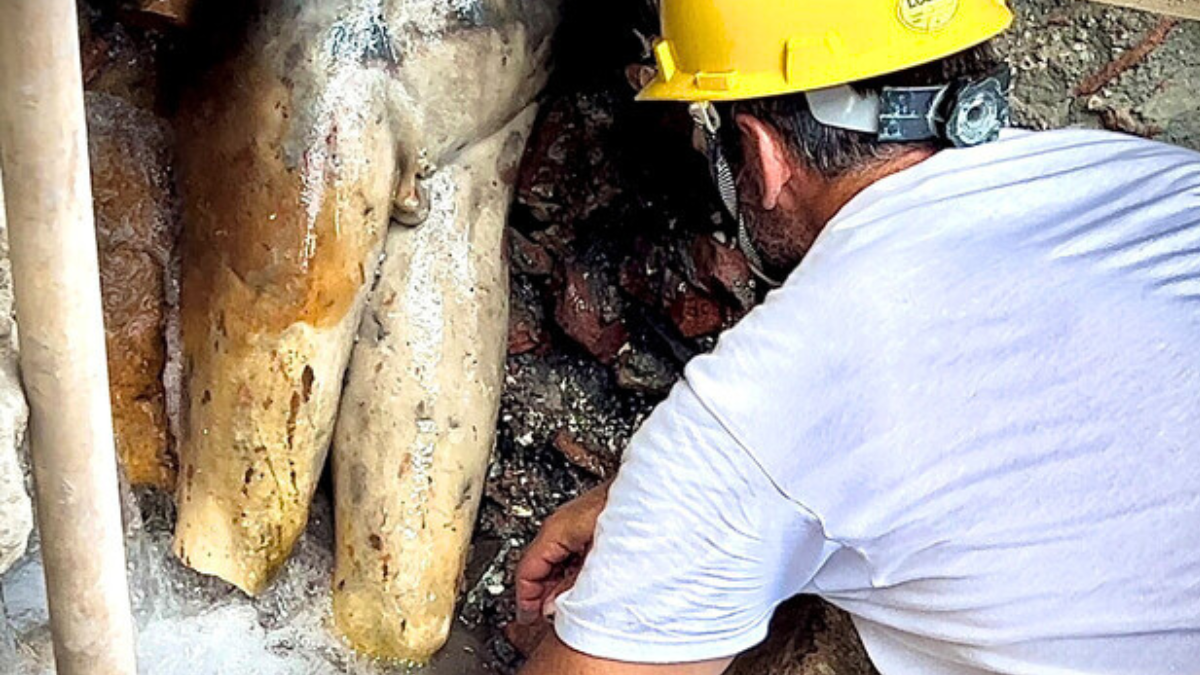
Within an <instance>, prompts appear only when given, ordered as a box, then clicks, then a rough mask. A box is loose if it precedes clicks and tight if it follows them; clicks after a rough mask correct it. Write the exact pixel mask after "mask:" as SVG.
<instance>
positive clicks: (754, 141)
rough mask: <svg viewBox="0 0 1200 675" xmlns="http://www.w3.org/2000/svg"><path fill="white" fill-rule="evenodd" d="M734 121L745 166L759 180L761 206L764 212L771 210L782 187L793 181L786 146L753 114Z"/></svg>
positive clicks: (772, 129) (741, 116) (777, 134)
mask: <svg viewBox="0 0 1200 675" xmlns="http://www.w3.org/2000/svg"><path fill="white" fill-rule="evenodd" d="M736 122H737V125H738V130H739V131H740V132H741V136H742V152H743V157H744V158H745V162H746V165H747V167H750V168H752V169H753V170H754V171H755V173H757V174H758V178H759V180H760V182H761V185H759V187H760V188H761V189H762V194H761V198H762V204H760V206H761V207H762V209H763V210H764V211H770V210H772V209H774V208H775V207H776V206H778V205H779V198H780V195H782V194H783V190H784V187H785V186H786V185H787V184H788V182H789V181H791V180H792V165H791V163H790V162H789V161H788V150H787V146H786V145H785V144H784V140H783V139H782V138H780V136H779V133H778V132H777V131H775V129H774V128H772V127H771V126H770V125H768V124H766V123H764V122H763V121H762V120H760V119H758V118H756V117H753V116H751V115H738V116H737V119H736Z"/></svg>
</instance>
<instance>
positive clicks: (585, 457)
mask: <svg viewBox="0 0 1200 675" xmlns="http://www.w3.org/2000/svg"><path fill="white" fill-rule="evenodd" d="M553 442H554V447H555V448H558V450H559V452H561V453H562V454H563V456H564V457H566V458H567V461H569V462H571V463H572V464H574V465H575V466H577V467H579V468H581V469H583V470H584V471H587V472H588V473H590V474H592V475H593V476H596V477H597V478H608V477H609V476H611V475H612V474H613V473H614V472H615V471H616V468H617V467H616V465H615V464H614V463H613V462H611V461H610V460H609V459H608V458H607V457H606V456H605V455H604V454H602V453H600V452H597V451H595V450H593V449H591V448H589V447H588V446H586V445H584V444H583V443H582V442H580V441H579V439H578V438H576V437H575V435H574V434H572V433H571V432H570V431H568V430H567V429H559V430H558V432H557V433H555V434H554V441H553Z"/></svg>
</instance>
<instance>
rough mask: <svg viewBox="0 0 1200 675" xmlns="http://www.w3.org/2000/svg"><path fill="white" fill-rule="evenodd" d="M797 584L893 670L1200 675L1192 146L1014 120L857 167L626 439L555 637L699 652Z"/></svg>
mask: <svg viewBox="0 0 1200 675" xmlns="http://www.w3.org/2000/svg"><path fill="white" fill-rule="evenodd" d="M799 593H810V594H816V595H820V596H822V597H824V598H826V599H827V600H829V601H831V602H832V603H834V604H835V605H837V606H839V607H841V608H843V609H845V610H847V611H848V612H850V613H851V614H852V615H853V616H854V619H855V622H856V625H857V626H858V628H859V630H860V632H861V634H862V637H863V640H864V642H865V644H866V647H867V650H868V651H869V653H870V655H871V657H872V659H873V660H874V662H875V664H876V666H877V667H878V668H879V669H880V671H881V672H882V673H884V675H916V674H920V675H949V674H955V675H963V674H973V673H1022V674H1024V673H1029V674H1048V673H1054V674H1056V675H1057V674H1066V673H1071V674H1082V673H1088V674H1098V673H1112V674H1118V673H1119V674H1122V675H1129V674H1136V675H1157V674H1160V673H1161V674H1163V675H1166V674H1168V673H1170V674H1172V675H1182V674H1187V673H1200V155H1198V154H1196V153H1194V152H1191V151H1188V150H1183V149H1180V148H1175V147H1171V146H1167V145H1161V144H1157V143H1151V142H1148V141H1143V140H1139V139H1134V138H1129V137H1126V136H1120V135H1115V134H1108V133H1100V132H1090V131H1059V132H1046V133H1026V132H1013V133H1009V134H1006V135H1005V137H1004V138H1003V139H1002V140H1001V141H999V142H997V143H994V144H991V145H987V146H983V147H979V148H975V149H970V150H948V151H944V152H941V153H939V154H937V155H936V156H934V157H933V158H931V159H929V160H928V161H926V162H923V163H922V164H920V165H918V166H916V167H914V168H911V169H909V170H907V171H904V172H902V173H899V174H896V175H894V176H891V177H889V178H887V179H885V180H882V181H880V182H879V183H877V184H875V185H873V186H871V187H870V188H868V189H867V190H866V191H864V192H863V193H862V194H861V195H859V196H858V197H856V198H855V199H854V200H853V201H852V202H851V203H850V204H849V205H847V206H846V207H845V208H844V209H843V210H842V212H841V213H839V214H838V216H837V217H836V218H835V219H834V220H833V222H832V223H831V224H830V225H829V227H828V228H827V229H826V231H825V232H824V233H823V234H822V235H821V236H820V238H819V240H818V241H817V243H816V245H815V246H814V247H813V249H812V251H811V252H810V253H809V255H808V256H807V257H806V258H805V260H804V262H803V263H802V264H801V265H800V267H799V268H798V269H797V270H796V272H795V273H793V274H792V276H791V278H790V279H789V280H788V282H787V284H786V285H785V286H784V287H783V288H781V289H780V290H778V291H776V292H774V293H772V294H771V295H770V297H769V298H768V299H767V301H766V303H765V304H764V305H763V306H762V307H760V308H759V309H757V310H756V311H754V312H753V313H751V315H750V316H749V317H747V318H746V319H745V320H744V321H743V322H742V323H741V324H740V325H738V326H737V327H736V328H735V329H733V330H732V331H730V332H728V333H727V334H726V335H725V336H723V337H722V339H721V342H720V345H719V346H718V348H717V349H716V351H715V352H714V353H713V354H711V355H709V356H704V357H701V358H698V359H696V360H695V361H694V362H693V363H692V364H690V365H689V367H688V368H687V372H686V379H685V381H683V382H681V383H680V384H679V385H678V386H677V387H676V388H675V390H674V392H673V393H672V394H671V396H670V398H669V399H668V400H667V401H666V402H665V403H664V404H663V405H662V406H660V407H659V409H658V410H657V411H655V413H654V414H653V415H652V416H651V418H650V419H649V420H648V421H647V422H646V424H645V425H644V426H643V427H642V429H641V430H640V431H639V432H638V434H637V435H636V436H635V438H634V439H633V441H632V443H631V444H630V447H629V450H628V453H627V455H626V458H625V462H624V465H623V467H622V469H621V472H620V476H619V478H618V479H617V481H616V483H615V485H614V486H613V488H612V493H611V496H610V498H609V504H608V508H607V509H606V510H605V512H604V514H603V516H602V518H601V520H600V524H599V529H598V532H597V539H596V545H595V548H594V550H593V551H592V552H591V554H590V555H589V557H588V559H587V562H586V565H585V567H584V570H583V573H582V575H581V576H580V578H579V581H578V584H577V585H576V586H575V588H574V590H572V591H571V592H569V593H567V594H566V595H564V596H563V597H562V598H560V600H559V603H558V610H559V612H558V616H557V620H556V623H557V631H558V634H559V636H560V637H561V638H562V639H563V641H564V642H566V643H567V644H568V645H570V646H572V647H574V648H575V649H578V650H580V651H582V652H585V653H589V654H592V655H595V656H599V657H604V658H610V659H616V660H621V661H627V662H639V663H669V662H690V661H699V660H708V659H714V658H720V657H726V656H732V655H734V654H737V653H739V652H741V651H743V650H745V649H747V648H749V647H751V646H753V645H754V644H756V643H758V642H759V641H761V640H762V639H763V638H764V636H765V635H766V630H767V622H768V620H769V619H770V617H771V614H772V612H773V611H774V608H775V607H776V605H777V604H778V603H780V602H782V601H783V600H786V599H787V598H789V597H791V596H793V595H795V594H799Z"/></svg>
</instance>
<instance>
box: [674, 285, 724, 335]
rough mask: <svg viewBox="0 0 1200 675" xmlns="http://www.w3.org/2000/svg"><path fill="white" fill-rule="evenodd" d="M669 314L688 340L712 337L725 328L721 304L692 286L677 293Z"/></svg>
mask: <svg viewBox="0 0 1200 675" xmlns="http://www.w3.org/2000/svg"><path fill="white" fill-rule="evenodd" d="M667 313H668V314H670V316H671V320H672V321H674V322H675V326H676V327H677V328H678V329H679V332H680V333H681V334H682V335H683V336H684V337H688V338H695V337H700V336H702V335H710V334H712V333H716V332H718V331H720V330H721V329H722V328H723V327H724V326H725V316H724V313H723V312H722V309H721V304H720V303H718V302H717V301H716V300H714V299H712V298H711V297H709V296H707V295H705V294H704V293H703V292H701V291H700V290H699V289H696V288H693V287H691V286H685V287H684V288H683V289H681V290H679V291H677V292H676V293H675V297H674V298H673V299H671V300H670V304H669V305H668V307H667Z"/></svg>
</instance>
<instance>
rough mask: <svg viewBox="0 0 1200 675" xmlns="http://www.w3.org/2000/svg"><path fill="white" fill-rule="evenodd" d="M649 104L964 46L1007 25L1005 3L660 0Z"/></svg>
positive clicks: (837, 81)
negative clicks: (655, 69)
mask: <svg viewBox="0 0 1200 675" xmlns="http://www.w3.org/2000/svg"><path fill="white" fill-rule="evenodd" d="M661 8H662V31H663V37H662V39H661V40H659V42H658V43H657V44H656V45H655V49H654V53H655V57H656V59H657V60H658V75H657V77H656V78H655V80H654V81H653V82H651V83H650V85H648V86H647V87H646V88H645V89H644V90H643V91H642V93H641V94H640V95H639V96H638V98H639V99H640V100H645V101H733V100H740V99H748V98H761V97H765V96H775V95H778V94H790V93H795V92H803V91H811V90H813V89H823V88H826V87H833V86H837V85H842V84H847V83H850V82H855V81H858V80H865V79H869V78H872V77H876V76H878V75H884V74H887V73H891V72H895V71H898V70H904V69H906V68H911V67H914V66H918V65H921V64H923V63H929V62H931V61H936V60H938V59H941V58H944V57H946V56H949V55H951V54H954V53H956V52H960V51H965V50H967V49H969V48H971V47H974V46H975V45H978V44H980V43H982V42H985V41H987V40H989V39H990V38H992V37H995V36H996V35H998V34H1000V33H1002V32H1004V30H1005V29H1006V28H1008V26H1009V25H1010V24H1011V23H1012V19H1013V15H1012V12H1011V11H1010V10H1009V8H1008V4H1007V3H1006V2H1005V0H661Z"/></svg>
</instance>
